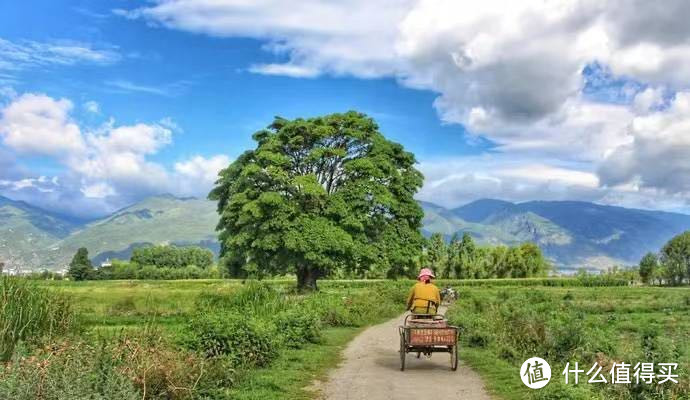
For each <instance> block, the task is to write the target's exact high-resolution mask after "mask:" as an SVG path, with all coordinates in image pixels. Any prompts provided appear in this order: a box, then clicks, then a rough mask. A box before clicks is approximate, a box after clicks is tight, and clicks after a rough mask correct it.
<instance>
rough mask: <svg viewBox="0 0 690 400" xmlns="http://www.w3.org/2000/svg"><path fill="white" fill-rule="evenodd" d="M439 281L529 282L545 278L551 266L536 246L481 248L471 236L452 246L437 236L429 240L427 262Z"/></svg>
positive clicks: (454, 239)
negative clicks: (505, 279)
mask: <svg viewBox="0 0 690 400" xmlns="http://www.w3.org/2000/svg"><path fill="white" fill-rule="evenodd" d="M422 264H424V265H425V266H430V267H431V268H433V270H434V272H435V273H436V276H437V277H439V278H455V279H482V278H528V277H535V276H545V275H546V274H547V272H548V271H549V270H551V265H550V264H549V262H548V261H547V260H546V258H545V257H544V255H543V254H542V252H541V249H540V248H539V247H538V246H537V245H535V244H533V243H523V244H520V245H518V246H510V247H509V246H477V245H476V244H475V243H474V240H473V239H472V236H470V235H469V234H468V233H467V232H465V233H463V235H462V237H460V236H459V235H458V234H457V233H456V234H454V235H453V236H452V238H451V240H450V242H449V243H446V241H445V239H444V237H443V235H441V234H440V233H434V234H432V235H431V237H430V238H429V239H428V240H427V243H426V246H425V249H424V257H423V262H422Z"/></svg>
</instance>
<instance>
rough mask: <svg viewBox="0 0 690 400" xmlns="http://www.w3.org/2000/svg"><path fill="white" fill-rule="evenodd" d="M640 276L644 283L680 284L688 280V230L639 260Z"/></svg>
mask: <svg viewBox="0 0 690 400" xmlns="http://www.w3.org/2000/svg"><path fill="white" fill-rule="evenodd" d="M639 274H640V278H641V279H642V281H643V282H644V283H652V284H654V283H657V284H667V285H671V286H678V285H682V284H683V283H685V282H689V281H690V231H685V232H683V233H681V234H679V235H677V236H675V237H673V238H672V239H671V240H669V241H668V242H666V244H665V245H664V246H663V247H662V248H661V250H660V251H659V252H658V253H647V254H645V255H644V257H642V259H641V260H640V265H639Z"/></svg>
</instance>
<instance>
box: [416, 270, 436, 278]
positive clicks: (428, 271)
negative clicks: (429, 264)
mask: <svg viewBox="0 0 690 400" xmlns="http://www.w3.org/2000/svg"><path fill="white" fill-rule="evenodd" d="M423 276H430V277H432V278H436V276H434V273H433V272H432V271H431V270H430V269H429V268H422V270H421V271H419V275H417V279H419V278H421V277H423Z"/></svg>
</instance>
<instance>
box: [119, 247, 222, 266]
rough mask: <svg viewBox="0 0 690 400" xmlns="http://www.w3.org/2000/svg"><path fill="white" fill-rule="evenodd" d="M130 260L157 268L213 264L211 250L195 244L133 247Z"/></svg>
mask: <svg viewBox="0 0 690 400" xmlns="http://www.w3.org/2000/svg"><path fill="white" fill-rule="evenodd" d="M130 261H132V262H134V263H137V264H139V265H142V266H145V265H151V266H155V267H159V268H184V267H188V266H190V265H194V266H197V267H200V268H206V267H209V266H211V265H212V264H213V252H212V251H211V250H208V249H203V248H201V247H197V246H188V247H177V246H149V247H139V248H137V249H134V251H133V252H132V257H131V259H130Z"/></svg>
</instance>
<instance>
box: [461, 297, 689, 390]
mask: <svg viewBox="0 0 690 400" xmlns="http://www.w3.org/2000/svg"><path fill="white" fill-rule="evenodd" d="M448 315H449V317H450V319H451V321H452V322H454V323H456V324H457V325H459V326H460V327H461V329H462V332H463V333H462V342H463V347H462V348H463V349H464V350H463V352H462V353H463V355H462V356H461V358H463V359H465V360H466V361H467V362H468V363H469V364H470V365H471V366H472V367H473V368H475V369H477V370H478V371H479V372H480V373H481V375H482V376H483V377H484V379H485V380H486V382H487V384H488V385H489V387H490V388H491V390H492V391H493V393H495V394H496V395H498V396H499V397H500V398H503V399H523V398H526V397H527V396H530V395H532V396H536V397H540V398H548V399H553V398H565V399H570V398H572V399H591V398H606V399H630V398H639V399H652V398H659V399H681V398H682V399H687V398H690V397H689V396H690V386H689V385H690V384H689V380H688V379H689V376H688V372H689V370H688V367H690V289H688V288H640V287H637V288H635V287H597V288H584V287H565V288H559V287H548V288H545V287H529V288H522V287H497V286H490V287H486V286H485V287H463V288H460V301H458V302H457V303H456V304H455V305H453V307H452V308H451V309H450V310H449V313H448ZM532 356H538V357H541V358H544V359H545V360H546V361H547V362H549V364H550V365H551V371H552V381H551V382H550V383H549V385H548V386H547V387H546V388H545V389H542V390H539V391H532V390H531V389H528V388H526V387H525V386H524V385H523V384H522V381H521V380H520V378H519V373H518V371H519V368H520V366H521V364H522V363H523V362H524V361H525V360H526V359H528V358H530V357H532ZM576 361H577V362H579V365H580V368H582V366H583V365H584V366H585V367H584V370H585V372H587V371H588V370H589V368H591V366H592V365H593V364H594V362H595V361H596V362H598V363H599V365H602V366H603V369H602V371H603V372H604V373H606V378H607V379H608V380H609V382H610V376H609V375H608V371H609V370H610V368H611V365H612V363H613V362H617V363H621V362H626V363H632V365H633V366H634V365H635V364H636V363H637V362H655V363H660V362H668V363H678V364H679V371H678V374H679V375H680V383H679V384H677V385H676V384H669V383H666V384H664V385H644V384H642V385H626V384H616V385H612V384H610V383H609V384H601V383H600V384H588V383H586V379H585V383H584V384H583V383H582V382H583V380H582V379H583V377H584V376H585V375H584V374H582V375H581V376H580V379H581V381H580V384H579V385H577V386H575V385H573V384H572V379H573V378H572V375H571V383H570V385H568V386H567V387H566V386H565V385H564V377H563V376H562V375H561V372H562V371H563V369H564V367H565V365H566V363H567V362H570V363H571V367H572V366H573V364H574V362H576ZM631 375H632V367H631Z"/></svg>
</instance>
